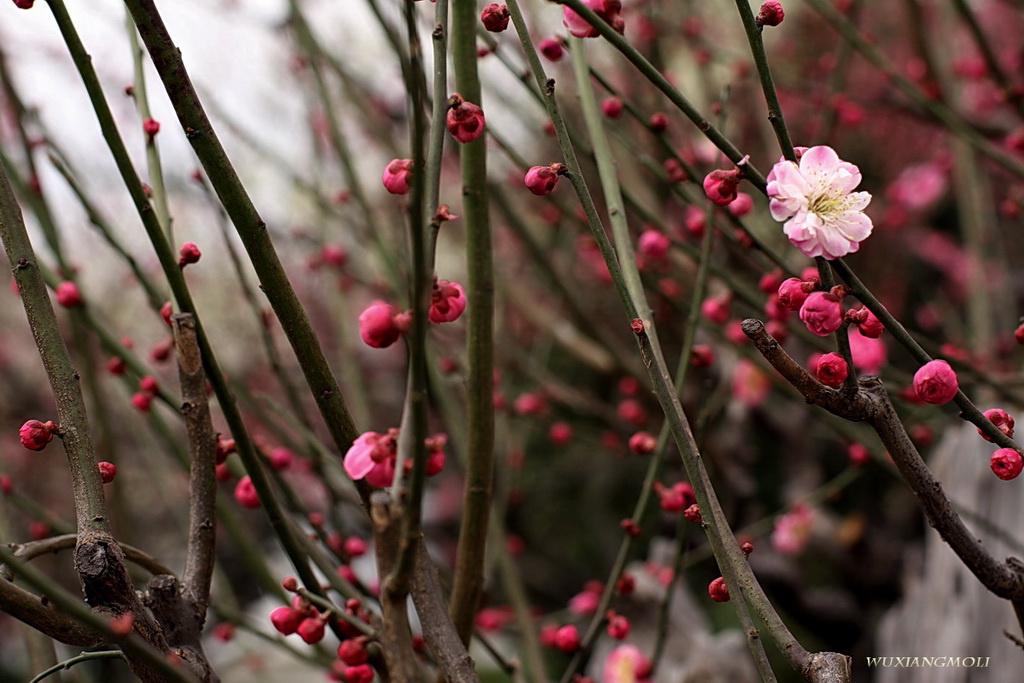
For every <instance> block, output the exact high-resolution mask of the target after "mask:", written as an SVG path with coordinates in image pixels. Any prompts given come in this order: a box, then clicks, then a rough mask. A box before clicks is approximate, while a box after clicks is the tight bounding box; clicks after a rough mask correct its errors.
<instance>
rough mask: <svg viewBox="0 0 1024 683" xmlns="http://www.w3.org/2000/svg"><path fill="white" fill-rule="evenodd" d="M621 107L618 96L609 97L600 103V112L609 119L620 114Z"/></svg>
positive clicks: (615, 117)
mask: <svg viewBox="0 0 1024 683" xmlns="http://www.w3.org/2000/svg"><path fill="white" fill-rule="evenodd" d="M622 108H623V107H622V100H621V99H620V98H618V97H609V98H608V99H606V100H605V101H604V102H602V103H601V113H602V114H604V115H605V116H607V117H608V118H610V119H617V118H619V117H620V116H622Z"/></svg>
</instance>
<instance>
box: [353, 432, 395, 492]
mask: <svg viewBox="0 0 1024 683" xmlns="http://www.w3.org/2000/svg"><path fill="white" fill-rule="evenodd" d="M397 457H398V430H397V429H394V428H392V429H389V430H388V431H387V433H386V434H379V433H377V432H364V433H362V434H360V435H359V438H357V439H356V440H355V441H354V442H353V443H352V446H351V447H350V448H349V449H348V452H346V453H345V459H344V461H343V463H342V464H343V466H344V467H345V472H346V473H347V474H348V476H350V477H352V478H353V479H366V483H367V484H370V485H371V486H382V487H383V486H391V482H392V481H393V480H394V478H395V460H396V459H397Z"/></svg>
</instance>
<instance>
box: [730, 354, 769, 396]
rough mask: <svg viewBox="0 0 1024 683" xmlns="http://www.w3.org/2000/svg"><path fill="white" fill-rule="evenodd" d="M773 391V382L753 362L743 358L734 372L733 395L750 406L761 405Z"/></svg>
mask: <svg viewBox="0 0 1024 683" xmlns="http://www.w3.org/2000/svg"><path fill="white" fill-rule="evenodd" d="M771 390H772V382H771V380H770V379H768V375H766V374H764V372H762V371H761V369H760V368H759V367H757V366H756V365H754V363H753V362H751V361H749V360H747V359H746V358H742V359H740V360H739V362H737V363H736V368H735V369H734V370H733V371H732V395H733V396H734V397H735V398H737V399H739V400H740V402H742V403H745V404H746V405H748V406H757V405H760V404H761V402H762V401H764V399H765V398H767V397H768V393H769V392H770V391H771Z"/></svg>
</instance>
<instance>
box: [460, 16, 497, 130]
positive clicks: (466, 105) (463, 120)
mask: <svg viewBox="0 0 1024 683" xmlns="http://www.w3.org/2000/svg"><path fill="white" fill-rule="evenodd" d="M506 21H507V20H506ZM445 123H446V124H447V126H448V132H449V133H451V134H452V137H454V138H455V139H456V140H458V141H459V142H464V143H465V142H472V141H473V140H476V139H477V138H478V137H480V135H481V134H482V133H483V132H484V125H485V124H484V111H483V109H481V108H480V107H479V106H478V105H475V104H473V103H472V102H467V101H466V100H464V99H462V95H459V94H458V93H455V94H454V95H452V96H451V97H450V98H449V99H448V116H447V117H446V119H445Z"/></svg>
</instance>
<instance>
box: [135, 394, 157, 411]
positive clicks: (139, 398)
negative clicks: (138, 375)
mask: <svg viewBox="0 0 1024 683" xmlns="http://www.w3.org/2000/svg"><path fill="white" fill-rule="evenodd" d="M132 405H133V406H135V409H136V410H138V411H139V412H142V413H148V412H149V408H150V406H152V405H153V396H152V394H147V393H144V392H141V391H137V392H135V393H134V394H132Z"/></svg>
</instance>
